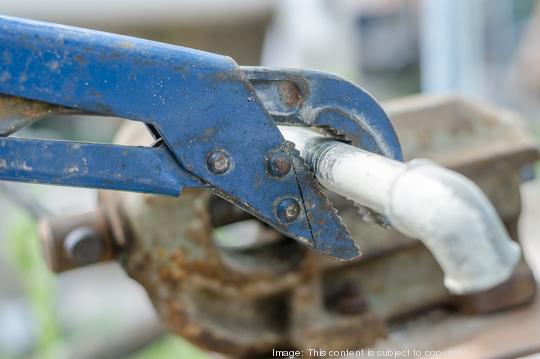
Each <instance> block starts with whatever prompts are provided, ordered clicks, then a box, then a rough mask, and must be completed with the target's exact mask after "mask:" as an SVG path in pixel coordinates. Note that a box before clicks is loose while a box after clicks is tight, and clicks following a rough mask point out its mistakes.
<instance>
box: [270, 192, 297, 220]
mask: <svg viewBox="0 0 540 359" xmlns="http://www.w3.org/2000/svg"><path fill="white" fill-rule="evenodd" d="M275 210H276V215H277V217H278V218H279V219H280V220H281V221H282V222H284V223H290V222H292V221H294V220H295V219H296V218H298V216H299V215H300V211H301V207H300V204H299V203H298V201H297V200H296V199H294V198H290V197H287V198H283V199H281V200H279V203H278V204H277V205H276V209H275Z"/></svg>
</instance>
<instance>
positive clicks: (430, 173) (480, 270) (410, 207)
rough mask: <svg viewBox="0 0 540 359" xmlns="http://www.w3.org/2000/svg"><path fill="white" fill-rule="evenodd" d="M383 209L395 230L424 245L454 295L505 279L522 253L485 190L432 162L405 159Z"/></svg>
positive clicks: (487, 287)
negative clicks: (406, 160)
mask: <svg viewBox="0 0 540 359" xmlns="http://www.w3.org/2000/svg"><path fill="white" fill-rule="evenodd" d="M385 214H386V215H387V217H388V219H389V220H390V222H391V223H392V225H393V226H394V227H395V228H396V229H397V230H399V231H401V232H402V233H404V234H406V235H408V236H410V237H412V238H417V239H419V240H421V241H422V242H423V243H424V244H425V245H426V247H427V248H428V249H429V250H430V251H431V252H432V253H433V255H434V257H435V259H436V260H437V261H438V263H439V265H440V266H441V268H442V269H443V271H444V273H445V286H446V287H447V288H448V289H449V290H450V291H451V292H452V293H455V294H467V293H472V292H478V291H482V290H486V289H489V288H491V287H494V286H495V285H497V284H500V283H502V282H504V281H505V280H506V279H508V278H509V277H510V275H511V274H512V272H513V271H514V268H515V266H516V265H517V263H518V262H519V260H520V257H521V254H520V249H519V246H518V244H517V243H515V242H514V241H512V240H511V239H510V237H509V235H508V233H507V232H506V229H505V228H504V226H503V224H502V222H501V220H500V218H499V216H498V214H497V213H496V211H495V209H494V208H493V206H492V205H491V203H490V202H489V200H488V198H487V197H486V195H485V194H484V193H483V192H482V191H481V190H480V189H479V188H478V187H477V186H476V185H475V184H474V183H473V182H472V181H470V180H469V179H467V178H466V177H465V176H463V175H461V174H459V173H456V172H453V171H450V170H448V169H445V168H443V167H441V166H438V165H436V164H435V163H433V162H431V161H427V160H415V161H411V162H409V163H407V165H406V166H405V167H404V169H403V171H402V172H401V173H400V174H399V175H398V176H397V177H396V179H395V180H394V182H393V184H392V186H391V191H390V194H389V197H388V203H387V204H386V206H385Z"/></svg>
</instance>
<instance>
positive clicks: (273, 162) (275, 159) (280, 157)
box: [266, 150, 292, 177]
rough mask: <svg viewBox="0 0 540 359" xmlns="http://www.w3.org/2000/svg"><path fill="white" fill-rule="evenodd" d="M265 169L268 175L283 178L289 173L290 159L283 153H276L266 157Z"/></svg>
mask: <svg viewBox="0 0 540 359" xmlns="http://www.w3.org/2000/svg"><path fill="white" fill-rule="evenodd" d="M266 168H267V170H268V173H270V175H272V176H274V177H283V176H285V175H287V173H289V172H290V171H291V168H292V163H291V157H290V156H289V154H288V153H286V152H284V151H281V150H280V151H276V152H274V153H272V154H271V155H270V156H269V157H268V159H267V161H266Z"/></svg>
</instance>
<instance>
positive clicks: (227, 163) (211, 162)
mask: <svg viewBox="0 0 540 359" xmlns="http://www.w3.org/2000/svg"><path fill="white" fill-rule="evenodd" d="M206 164H207V165H208V169H209V170H210V171H211V172H212V173H214V174H216V175H221V174H223V173H225V172H227V171H228V170H229V168H230V167H231V158H230V156H229V154H228V153H227V152H226V151H225V150H215V151H212V152H210V154H209V155H208V157H207V159H206Z"/></svg>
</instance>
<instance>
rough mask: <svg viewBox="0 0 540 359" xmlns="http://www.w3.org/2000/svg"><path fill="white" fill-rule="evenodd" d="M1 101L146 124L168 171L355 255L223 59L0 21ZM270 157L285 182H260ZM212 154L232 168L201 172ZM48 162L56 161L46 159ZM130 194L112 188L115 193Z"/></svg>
mask: <svg viewBox="0 0 540 359" xmlns="http://www.w3.org/2000/svg"><path fill="white" fill-rule="evenodd" d="M0 93H2V94H7V95H12V96H19V97H23V98H27V99H32V100H38V101H43V102H47V103H50V104H55V105H61V106H66V107H70V108H74V109H78V110H82V111H85V112H91V113H97V114H103V115H111V116H117V117H122V118H127V119H132V120H136V121H142V122H145V123H147V124H150V125H152V126H153V127H154V128H156V129H157V132H158V133H159V134H160V136H161V137H162V138H163V140H164V142H165V144H166V145H167V147H168V148H169V149H170V151H171V153H172V154H173V155H174V157H175V159H176V160H177V161H178V162H177V163H176V166H181V168H182V169H183V170H184V171H186V172H189V173H191V174H193V175H194V176H196V177H197V178H198V179H199V181H201V183H205V184H206V185H208V186H209V187H211V188H212V189H213V190H214V192H215V193H218V194H220V195H221V196H223V197H225V198H227V199H228V200H230V201H231V202H233V203H235V204H236V205H238V206H240V207H242V208H244V209H245V210H247V211H248V212H250V213H251V214H253V215H255V216H256V217H258V218H260V219H261V220H263V221H264V222H266V223H268V224H270V225H272V226H273V227H275V228H277V229H278V230H280V231H281V232H283V233H285V234H287V235H289V236H291V237H294V238H297V239H300V240H302V241H303V242H304V243H306V244H308V245H311V246H313V247H315V248H317V249H318V250H319V251H321V252H323V253H325V254H329V255H333V256H335V257H338V258H343V259H347V258H351V257H354V256H356V255H357V254H358V250H357V248H356V246H355V245H354V243H353V242H352V240H351V239H350V237H349V235H348V233H347V231H346V229H345V228H344V226H343V225H342V224H341V222H340V220H339V218H338V217H337V215H336V214H335V213H334V212H333V211H331V210H329V208H330V209H331V207H328V204H327V202H326V198H325V196H324V195H323V194H322V193H321V191H320V190H319V188H318V185H317V183H316V181H315V180H314V178H313V176H312V175H311V174H309V173H308V172H307V169H306V168H305V167H303V166H302V164H303V163H302V162H301V160H300V159H299V158H296V157H295V156H294V154H292V153H291V151H290V149H289V148H288V147H287V146H284V140H283V138H282V136H281V134H280V133H279V131H278V129H277V126H276V124H275V123H274V121H273V120H272V118H271V117H270V116H269V114H268V113H267V112H266V110H265V109H264V107H263V106H262V104H261V102H260V100H259V98H258V97H257V95H256V94H255V91H254V90H253V88H252V86H251V85H250V83H249V82H248V81H247V79H246V78H245V76H244V74H243V72H242V71H241V70H240V69H239V68H238V66H237V65H236V64H235V63H234V61H232V60H231V59H230V58H227V57H224V56H220V55H215V54H209V53H205V52H201V51H197V50H192V49H187V48H183V47H178V46H171V45H165V44H160V43H156V42H151V41H146V40H141V39H136V38H130V37H125V36H119V35H112V34H107V33H102V32H97V31H91V30H85V29H78V28H73V27H67V26H61V25H53V24H47V23H41V22H34V21H28V20H21V19H15V18H8V17H0ZM278 150H281V151H284V152H285V153H287V154H288V155H289V156H290V157H291V159H292V162H293V167H294V173H293V174H292V175H287V176H283V177H280V178H275V177H274V176H270V175H268V173H267V168H268V165H267V159H268V156H269V154H271V153H272V152H273V151H278ZM215 151H221V152H224V153H226V154H227V155H228V156H229V158H230V163H231V165H230V166H229V168H228V170H227V171H225V172H224V173H216V172H215V171H212V169H211V168H209V166H208V158H209V156H211V154H212V153H213V152H215ZM5 154H8V155H10V156H11V155H13V153H10V152H6V153H5ZM35 155H36V156H37V153H35ZM0 156H2V159H3V160H4V161H7V160H8V159H7V158H5V157H3V155H2V153H0ZM56 160H63V159H62V158H59V159H55V158H51V159H50V161H53V162H54V161H56ZM103 162H104V163H103V168H108V167H114V166H115V165H116V163H114V162H110V161H109V158H108V157H107V156H104V157H103ZM36 163H37V162H36ZM52 167H53V168H58V169H61V168H62V166H61V165H60V166H55V165H52ZM153 175H154V174H153V173H148V176H153ZM4 177H6V176H4ZM13 177H15V176H12V178H13ZM38 180H40V181H42V182H43V181H45V179H44V178H38ZM80 185H86V184H82V183H81V184H80ZM130 186H131V185H128V182H127V181H126V183H125V186H124V187H123V186H122V183H121V182H120V183H118V188H119V189H126V190H130ZM283 199H293V200H296V201H298V202H299V203H300V204H301V212H300V215H299V216H297V217H296V218H295V219H294V220H293V221H290V222H289V221H283V220H281V219H280V218H279V215H278V210H279V208H277V206H278V205H279V203H280V201H281V200H283ZM305 203H309V206H308V207H306V206H305Z"/></svg>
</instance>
